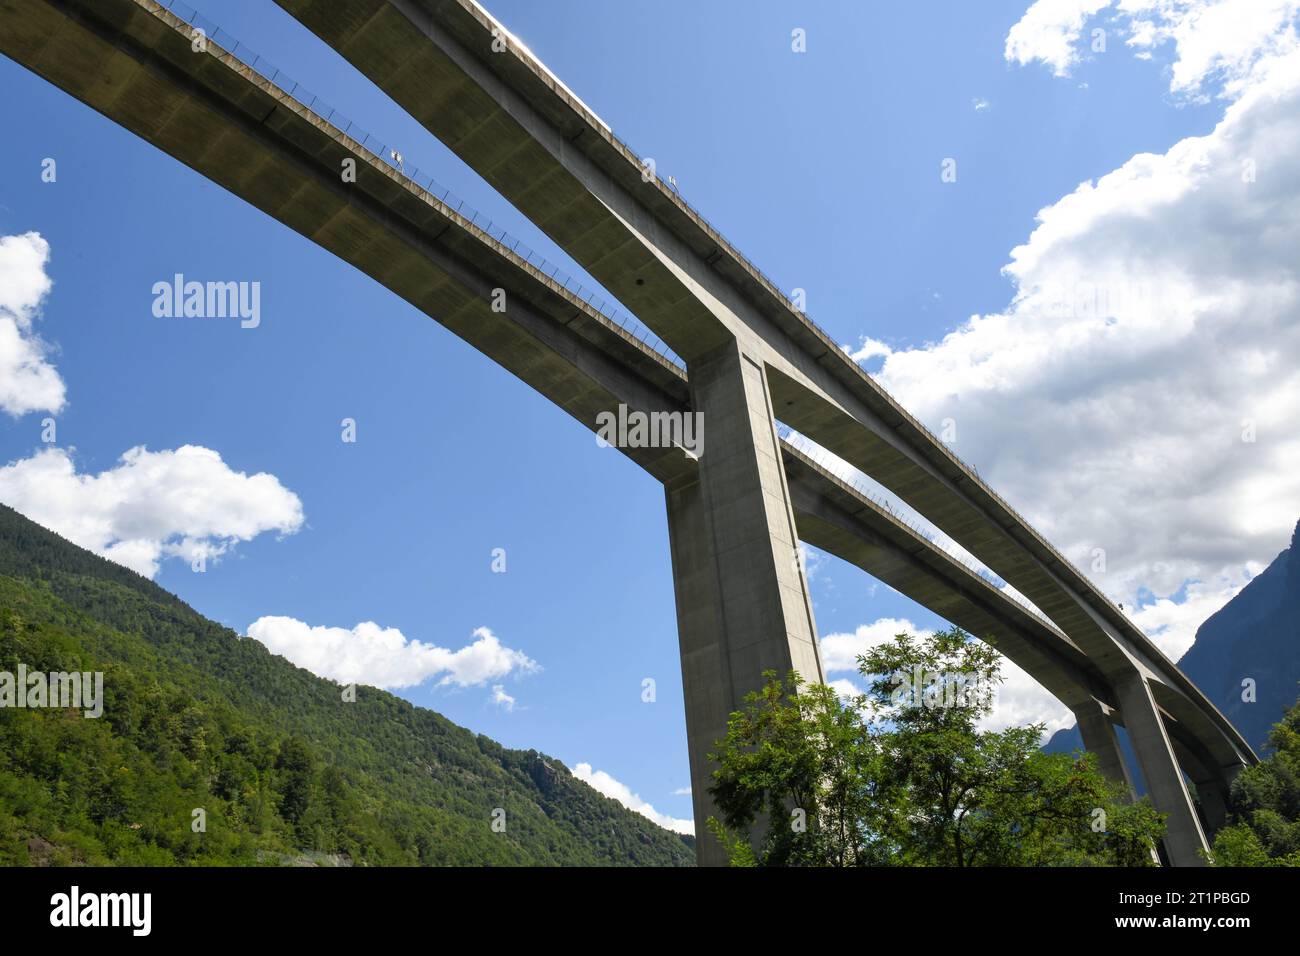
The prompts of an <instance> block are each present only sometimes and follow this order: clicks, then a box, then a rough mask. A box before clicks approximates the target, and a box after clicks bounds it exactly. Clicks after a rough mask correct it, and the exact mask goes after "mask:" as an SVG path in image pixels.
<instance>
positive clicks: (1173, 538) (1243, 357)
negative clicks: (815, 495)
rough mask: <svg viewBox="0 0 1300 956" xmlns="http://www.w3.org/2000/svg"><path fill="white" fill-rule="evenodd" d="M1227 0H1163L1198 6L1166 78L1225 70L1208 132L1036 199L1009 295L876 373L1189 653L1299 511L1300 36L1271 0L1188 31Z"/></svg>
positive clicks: (1187, 83) (1146, 621)
mask: <svg viewBox="0 0 1300 956" xmlns="http://www.w3.org/2000/svg"><path fill="white" fill-rule="evenodd" d="M1137 6H1139V4H1137V3H1136V2H1128V3H1125V7H1126V8H1136V7H1137ZM1141 6H1145V7H1154V6H1156V5H1155V4H1153V3H1146V4H1141ZM1232 6H1234V5H1233V4H1232V3H1231V0H1222V2H1221V3H1217V4H1209V3H1182V2H1173V0H1170V2H1167V3H1161V4H1159V8H1160V10H1161V11H1162V13H1164V14H1169V15H1171V16H1172V15H1173V14H1177V13H1179V11H1182V13H1183V14H1185V18H1184V19H1186V18H1187V17H1192V16H1193V13H1195V12H1198V11H1199V16H1200V18H1201V19H1199V20H1195V28H1194V29H1193V26H1185V28H1183V29H1182V32H1178V31H1175V32H1174V33H1173V34H1172V36H1173V39H1174V42H1176V43H1178V44H1179V56H1180V62H1184V61H1185V62H1186V63H1187V64H1189V65H1188V66H1187V68H1186V69H1185V70H1184V71H1182V72H1179V71H1178V69H1175V71H1174V76H1173V78H1172V79H1171V83H1172V84H1173V86H1174V88H1175V89H1178V88H1180V87H1185V88H1191V87H1192V86H1193V85H1196V84H1199V83H1202V82H1204V81H1205V80H1206V79H1207V78H1208V77H1211V76H1214V75H1218V76H1219V77H1220V78H1221V79H1222V80H1223V82H1224V84H1225V86H1224V90H1225V92H1228V91H1229V87H1232V89H1231V91H1230V93H1231V97H1230V98H1231V99H1232V102H1230V103H1229V104H1228V105H1227V106H1226V108H1225V114H1224V116H1223V118H1222V120H1221V121H1220V122H1219V123H1218V125H1217V126H1216V127H1215V128H1214V130H1213V131H1212V132H1210V133H1208V134H1206V135H1204V136H1196V137H1189V138H1187V139H1184V140H1183V141H1181V142H1179V143H1176V144H1175V145H1174V146H1172V147H1171V148H1170V149H1169V150H1168V151H1166V152H1165V153H1163V154H1151V153H1143V154H1139V155H1137V156H1134V157H1133V158H1132V159H1130V160H1129V161H1128V162H1127V163H1125V164H1124V165H1123V166H1121V167H1120V168H1119V169H1117V170H1114V171H1113V172H1110V173H1108V174H1106V175H1104V176H1102V177H1101V178H1099V179H1098V180H1096V181H1095V182H1091V181H1090V182H1085V183H1082V184H1081V185H1080V186H1079V187H1078V188H1077V189H1076V190H1074V191H1073V192H1072V193H1070V194H1069V195H1067V196H1064V197H1063V198H1061V199H1060V200H1059V201H1057V202H1055V203H1054V204H1052V205H1050V206H1048V207H1047V208H1045V209H1043V210H1042V211H1041V212H1040V213H1039V214H1038V223H1037V227H1036V228H1035V229H1034V230H1033V232H1032V234H1031V235H1030V236H1029V238H1028V239H1027V240H1026V241H1025V242H1024V243H1023V244H1022V245H1020V246H1018V247H1017V248H1016V249H1014V250H1013V251H1012V252H1011V262H1010V264H1009V265H1008V266H1007V267H1006V274H1007V275H1008V277H1009V278H1010V279H1011V280H1012V282H1013V283H1014V285H1015V295H1014V298H1013V300H1012V302H1011V304H1010V305H1009V306H1008V308H1007V309H1006V310H1005V311H1003V312H1002V313H999V314H995V315H977V316H973V317H972V318H971V319H970V320H969V321H968V322H966V323H965V324H963V325H962V326H961V327H959V328H958V329H956V330H955V331H953V332H952V333H950V334H949V335H947V336H946V337H945V338H944V339H943V340H942V341H940V342H939V343H937V344H934V345H928V346H925V347H920V348H915V349H895V350H894V351H893V352H892V353H891V354H890V355H889V356H888V357H887V358H886V359H885V362H884V364H883V366H882V368H881V370H880V372H879V374H878V378H879V379H880V381H881V382H882V384H884V385H885V386H886V387H887V388H888V389H890V390H891V391H892V392H893V393H894V394H895V395H896V396H897V397H898V398H899V399H900V400H901V401H902V402H903V403H904V404H905V405H906V406H907V407H909V408H910V409H911V410H912V411H913V412H915V413H917V414H918V416H919V417H920V418H922V419H923V420H924V421H927V422H929V423H931V425H932V427H933V426H934V425H935V424H936V423H938V422H940V421H942V420H943V419H944V418H948V417H951V418H953V419H955V421H956V423H957V430H958V435H959V439H960V440H959V444H958V445H957V447H956V450H957V451H958V452H959V453H962V454H963V455H964V456H966V457H967V458H969V459H973V460H974V462H975V463H976V464H978V465H979V467H980V470H981V474H983V475H984V476H985V477H986V478H988V479H989V481H990V483H991V484H992V486H993V487H994V488H996V489H998V491H999V492H1001V493H1002V494H1003V495H1004V496H1005V497H1006V498H1008V500H1010V501H1011V503H1012V504H1013V505H1014V506H1015V507H1016V508H1017V509H1018V510H1019V511H1021V512H1022V513H1023V514H1025V515H1026V516H1027V517H1028V518H1029V520H1030V522H1031V523H1033V524H1034V525H1035V526H1037V527H1038V528H1039V529H1040V530H1041V531H1043V533H1044V534H1045V535H1046V537H1047V538H1048V539H1049V540H1051V541H1052V542H1053V543H1055V544H1056V545H1057V546H1058V547H1060V548H1061V549H1062V550H1063V551H1064V553H1065V554H1066V555H1067V556H1068V557H1070V558H1071V559H1072V560H1074V561H1075V563H1076V564H1078V565H1079V566H1080V567H1081V568H1082V569H1083V570H1084V571H1085V572H1086V573H1089V574H1090V575H1091V577H1092V578H1093V580H1094V581H1095V582H1096V583H1097V584H1098V586H1099V587H1101V588H1102V589H1103V590H1105V591H1106V592H1107V593H1108V594H1110V595H1111V596H1112V597H1113V598H1115V599H1117V600H1120V601H1123V602H1124V603H1125V605H1126V606H1127V607H1129V608H1130V609H1132V608H1139V610H1138V611H1137V612H1136V613H1135V620H1136V621H1137V622H1138V623H1139V625H1140V626H1143V627H1145V628H1146V629H1147V630H1148V631H1149V632H1150V633H1152V634H1153V636H1154V637H1155V639H1157V640H1158V641H1159V642H1160V643H1161V644H1162V646H1164V647H1165V648H1166V649H1167V650H1169V651H1170V652H1171V653H1175V654H1176V653H1178V652H1179V651H1180V650H1182V649H1185V647H1186V646H1187V644H1188V643H1189V642H1190V639H1191V635H1192V633H1193V632H1194V627H1195V624H1196V623H1198V621H1197V618H1201V619H1203V617H1204V616H1205V615H1208V614H1209V613H1211V612H1212V611H1213V610H1215V609H1216V608H1217V607H1218V606H1221V605H1222V603H1223V602H1224V601H1226V600H1227V599H1228V598H1229V597H1231V596H1232V595H1233V594H1235V593H1236V591H1237V590H1238V589H1239V588H1240V587H1241V586H1242V584H1243V583H1244V581H1245V580H1247V577H1248V574H1249V572H1250V570H1251V569H1252V568H1256V569H1257V568H1258V566H1259V563H1260V562H1261V561H1267V560H1268V559H1270V558H1271V557H1272V556H1273V555H1274V554H1276V553H1277V552H1278V551H1279V550H1281V548H1283V547H1285V546H1286V544H1287V541H1288V540H1289V536H1290V533H1291V530H1292V528H1293V527H1294V525H1295V521H1296V518H1297V516H1298V515H1300V435H1297V434H1296V431H1295V427H1294V422H1295V421H1296V420H1297V418H1298V417H1300V321H1297V320H1298V319H1300V264H1298V261H1297V259H1296V249H1297V248H1300V47H1297V45H1296V44H1295V43H1294V36H1293V31H1292V33H1285V35H1284V36H1283V38H1282V39H1281V40H1278V41H1277V42H1274V39H1273V38H1270V39H1261V38H1260V29H1259V23H1261V22H1268V23H1272V22H1275V20H1276V11H1277V10H1278V9H1279V8H1280V7H1282V6H1285V7H1287V8H1288V9H1289V8H1291V7H1292V6H1294V4H1278V3H1273V2H1271V0H1270V2H1268V3H1264V4H1261V7H1260V11H1263V12H1259V13H1258V16H1257V17H1254V18H1250V17H1248V19H1250V22H1249V23H1247V24H1245V25H1243V26H1242V28H1241V30H1240V31H1235V32H1234V31H1232V30H1229V29H1228V28H1227V27H1226V26H1223V28H1222V30H1221V31H1219V32H1221V33H1222V34H1223V36H1222V38H1221V46H1220V53H1221V54H1222V55H1216V54H1215V53H1214V48H1212V47H1210V46H1204V47H1192V46H1189V45H1188V44H1191V43H1192V40H1190V39H1185V38H1186V37H1192V36H1194V37H1195V38H1196V42H1197V43H1203V44H1210V43H1212V41H1214V35H1213V34H1214V32H1215V31H1213V30H1211V29H1210V26H1209V24H1212V23H1220V22H1221V20H1222V17H1221V14H1222V10H1221V9H1220V8H1222V7H1232ZM1270 11H1272V12H1271V13H1270ZM1212 14H1213V19H1208V18H1210V17H1211V15H1212ZM1242 16H1243V17H1247V14H1246V13H1245V12H1244V11H1242ZM1270 17H1272V18H1273V19H1270ZM1161 22H1165V21H1164V20H1162V21H1161ZM1179 22H1180V23H1181V22H1183V21H1179ZM1189 22H1190V21H1189ZM1242 36H1248V37H1255V38H1256V39H1255V40H1254V41H1252V42H1253V43H1254V44H1255V46H1254V47H1251V46H1250V43H1249V42H1246V41H1242V40H1241V39H1240V38H1241V37H1242ZM1149 42H1155V41H1154V40H1152V41H1149ZM1252 49H1253V50H1254V52H1251V51H1252ZM1278 50H1283V52H1281V53H1279V52H1277V51H1278ZM1224 64H1227V66H1224ZM1216 71H1217V72H1216ZM936 383H943V386H942V387H936ZM1252 430H1253V432H1254V435H1255V438H1256V440H1254V441H1245V440H1243V437H1249V435H1250V433H1251V432H1252ZM1094 549H1103V550H1104V557H1105V570H1104V571H1102V570H1100V569H1098V570H1095V571H1094V570H1093V561H1094ZM1185 588H1186V597H1184V596H1183V592H1184V589H1185Z"/></svg>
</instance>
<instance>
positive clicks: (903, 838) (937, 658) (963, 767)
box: [709, 628, 1164, 867]
mask: <svg viewBox="0 0 1300 956" xmlns="http://www.w3.org/2000/svg"><path fill="white" fill-rule="evenodd" d="M1000 660H1001V658H1000V656H999V655H998V653H997V652H996V651H995V650H993V649H992V648H990V647H988V646H987V645H984V644H981V643H979V642H977V641H974V640H972V639H971V638H970V637H969V635H967V634H966V633H964V632H963V631H961V630H960V629H955V628H954V629H952V630H948V631H943V632H940V633H937V634H934V635H932V636H930V637H928V638H925V639H919V638H916V637H913V636H911V635H908V634H899V635H898V636H897V637H896V638H895V639H894V640H893V641H892V642H890V643H887V644H884V645H882V646H879V647H876V648H875V649H873V650H872V651H871V652H870V653H868V654H866V655H863V656H861V657H859V659H858V665H859V672H860V673H861V675H862V676H863V677H864V678H865V679H866V682H867V685H868V691H867V693H865V694H862V695H860V696H857V697H851V698H847V699H846V698H841V697H840V696H839V695H838V694H837V693H836V691H835V690H833V689H832V688H830V687H827V686H824V685H810V684H807V683H805V682H803V681H802V680H800V679H799V677H798V676H797V675H795V674H789V675H785V676H782V675H779V674H776V673H775V672H770V673H769V674H768V675H767V678H768V681H767V683H766V685H765V686H764V687H763V688H762V689H761V690H759V691H757V692H755V693H753V694H750V695H749V696H748V697H747V698H746V702H745V704H746V706H745V707H744V709H742V710H740V711H737V712H736V713H734V714H732V716H731V720H730V722H729V725H728V729H727V736H726V738H725V739H724V740H722V741H719V742H718V747H717V751H716V752H715V753H714V754H713V755H712V757H713V759H714V760H715V761H716V762H717V764H718V769H717V770H716V771H715V773H714V783H713V785H712V786H711V787H710V790H709V792H710V794H711V795H712V797H713V799H714V802H715V805H716V807H717V810H718V816H717V817H715V818H712V819H710V821H709V826H710V828H711V830H712V831H713V833H714V834H715V835H716V836H717V837H718V838H719V839H720V840H721V841H722V842H723V844H724V846H726V847H727V849H728V852H729V853H730V855H731V860H732V862H733V864H735V865H764V866H870V865H912V866H963V867H964V866H1051V865H1083V866H1106V865H1117V866H1145V865H1150V864H1151V863H1152V861H1153V857H1152V848H1153V847H1154V846H1155V844H1156V841H1157V840H1158V839H1159V838H1160V836H1161V835H1162V833H1163V829H1164V825H1163V822H1162V819H1161V817H1160V815H1159V814H1157V813H1156V812H1155V810H1154V809H1153V808H1152V807H1151V806H1150V804H1149V803H1147V802H1146V801H1145V800H1141V801H1137V802H1133V801H1131V799H1130V796H1129V794H1128V793H1127V790H1126V788H1125V787H1124V785H1122V784H1120V783H1117V782H1112V781H1110V780H1107V779H1106V778H1105V777H1104V776H1103V775H1102V773H1101V772H1100V771H1099V770H1098V768H1097V764H1096V759H1095V758H1094V757H1093V756H1091V755H1088V754H1075V755H1073V756H1071V755H1065V754H1045V753H1043V752H1042V750H1041V749H1040V748H1039V744H1040V741H1041V739H1042V735H1043V730H1044V728H1043V726H1042V725H1034V726H1029V727H1008V728H1006V729H1005V730H1001V731H994V730H989V729H987V728H985V727H983V723H984V721H985V719H986V718H987V717H988V716H989V714H990V713H991V711H992V706H993V699H994V696H993V695H994V693H995V690H996V687H997V685H998V683H1000V681H1001V675H1000Z"/></svg>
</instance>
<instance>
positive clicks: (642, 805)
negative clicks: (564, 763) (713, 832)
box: [573, 763, 695, 833]
mask: <svg viewBox="0 0 1300 956" xmlns="http://www.w3.org/2000/svg"><path fill="white" fill-rule="evenodd" d="M573 775H574V776H575V777H577V778H578V779H579V780H581V781H582V782H583V783H586V784H588V785H589V786H591V787H592V788H593V789H594V790H596V791H597V792H599V793H603V794H604V795H605V796H607V797H610V798H612V799H614V800H617V801H618V802H619V803H621V804H623V806H625V807H627V808H628V809H629V810H631V811H633V812H635V813H639V814H641V816H643V817H645V818H646V819H647V820H652V821H654V822H655V823H657V824H659V825H660V826H661V827H663V828H664V829H666V830H672V831H673V832H674V833H694V832H695V821H693V820H679V819H677V818H676V817H670V816H668V815H667V814H664V813H660V812H659V811H658V810H656V809H655V808H654V807H652V806H651V805H650V804H648V803H646V802H645V801H644V800H642V799H641V798H640V797H639V796H637V795H636V794H635V793H633V792H632V790H631V788H630V787H628V786H627V784H624V783H619V782H618V781H617V780H615V779H614V778H613V777H611V776H610V775H609V774H607V773H605V771H603V770H593V769H592V767H591V764H589V763H580V764H577V765H575V766H574V768H573Z"/></svg>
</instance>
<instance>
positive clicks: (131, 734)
mask: <svg viewBox="0 0 1300 956" xmlns="http://www.w3.org/2000/svg"><path fill="white" fill-rule="evenodd" d="M20 664H22V665H25V666H26V668H27V670H28V671H44V672H55V671H103V672H104V680H103V690H104V704H103V715H102V716H101V717H99V718H98V719H89V718H86V717H84V716H83V715H82V714H81V712H79V711H74V710H60V709H52V708H45V709H17V708H13V707H2V708H0V864H5V865H13V864H26V863H36V864H41V863H53V864H78V863H86V864H137V865H169V864H240V865H252V864H257V863H266V864H281V863H308V862H325V863H343V864H347V863H352V864H358V865H360V864H410V865H416V864H429V865H438V864H465V865H519V864H523V865H529V864H534V865H584V864H585V865H690V864H692V863H693V862H694V850H693V844H692V843H691V841H690V840H689V838H682V837H679V836H677V835H676V834H673V833H670V832H668V831H667V830H664V829H661V828H660V827H658V826H656V825H655V824H653V823H651V822H650V821H648V820H646V819H645V818H644V817H641V816H640V815H638V814H635V813H633V812H631V811H630V810H627V809H626V808H624V807H623V806H622V805H620V804H618V803H616V802H615V801H613V800H611V799H609V798H607V797H604V796H601V795H600V794H598V793H597V792H596V791H595V790H593V789H591V788H590V787H589V786H587V785H586V784H584V783H582V782H581V781H579V780H577V779H576V778H574V777H573V776H572V775H571V774H570V773H569V771H568V770H567V768H565V766H564V765H563V764H562V763H560V762H559V761H558V760H555V759H553V758H548V757H546V756H544V755H542V754H539V753H537V752H535V751H518V750H507V749H506V748H504V747H502V746H501V745H500V744H498V743H496V742H495V741H493V740H491V739H489V738H487V737H484V736H482V735H475V734H473V733H471V732H469V731H468V730H465V729H464V728H462V727H458V726H456V725H455V724H453V723H451V722H450V721H448V720H446V719H445V718H444V717H442V716H440V715H439V714H437V713H434V712H433V711H430V710H426V709H423V708H419V707H415V706H413V705H411V704H410V703H407V702H406V701H404V700H402V699H400V698H398V697H395V696H394V695H392V694H389V693H386V692H384V691H380V690H376V689H374V688H367V687H360V688H358V689H357V692H356V700H355V702H347V701H345V700H344V699H343V696H344V695H343V693H342V688H340V687H339V685H337V684H335V683H333V682H332V681H328V680H324V679H322V678H319V677H316V676H314V675H313V674H311V673H309V672H307V671H305V670H302V669H301V668H298V667H295V666H294V665H293V664H291V663H289V662H288V661H286V660H284V659H283V658H280V657H275V656H272V655H271V654H270V652H268V651H267V650H266V648H265V647H263V646H262V645H261V644H259V643H258V642H256V641H253V640H250V639H246V638H240V637H239V636H238V635H237V634H235V633H234V632H233V631H231V630H229V629H228V628H225V627H222V626H220V625H218V624H215V623H213V622H212V621H209V620H207V619H206V618H204V617H202V616H201V615H199V614H198V613H196V612H195V611H194V610H193V609H191V608H190V607H189V606H188V605H186V604H185V603H184V602H182V601H181V600H180V599H179V598H177V597H175V596H174V595H172V594H169V593H168V592H166V591H164V590H163V589H162V588H160V587H158V586H157V585H155V584H154V583H153V582H151V581H149V580H147V579H145V578H143V577H140V576H139V575H137V574H135V573H134V572H132V571H129V570H127V569H126V568H123V567H121V566H119V565H116V564H113V563H111V562H109V561H106V560H104V559H102V558H99V557H97V556H96V555H93V554H91V553H89V552H87V551H84V550H82V549H81V548H78V547H76V546H74V545H72V544H70V543H68V542H67V541H65V540H63V539H62V538H60V537H59V536H57V535H55V534H53V533H51V532H49V531H47V530H45V529H44V528H41V527H40V526H38V525H36V524H34V523H33V522H31V521H29V520H27V519H26V518H24V517H22V516H21V515H19V514H18V513H17V512H15V511H13V510H12V509H10V508H7V507H4V506H0V672H9V673H17V671H18V667H19V665H20ZM498 808H499V810H501V811H504V816H502V814H501V813H500V812H499V810H498ZM196 810H202V811H203V814H202V815H201V817H200V815H197V814H196V813H195V811H196ZM494 811H497V812H496V813H495V819H497V820H502V819H503V820H504V830H503V831H502V832H498V829H499V826H498V829H494V828H493V825H492V824H493V820H494ZM200 818H202V819H204V822H205V827H206V829H205V831H204V832H196V830H197V829H198V824H197V822H196V821H197V820H198V819H200Z"/></svg>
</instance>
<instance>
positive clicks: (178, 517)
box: [0, 445, 303, 577]
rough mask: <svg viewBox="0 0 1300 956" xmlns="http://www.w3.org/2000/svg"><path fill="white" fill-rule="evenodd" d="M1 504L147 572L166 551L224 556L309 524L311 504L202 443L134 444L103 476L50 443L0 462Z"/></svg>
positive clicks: (153, 569)
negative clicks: (81, 469) (306, 508)
mask: <svg viewBox="0 0 1300 956" xmlns="http://www.w3.org/2000/svg"><path fill="white" fill-rule="evenodd" d="M0 501H3V502H4V503H5V504H7V505H10V506H11V507H13V508H14V509H16V510H18V511H20V512H22V513H23V514H25V515H26V516H27V517H29V518H31V519H32V520H33V521H35V522H37V523H38V524H41V525H44V526H45V527H47V528H49V529H51V530H52V531H56V532H58V533H59V534H61V535H63V536H64V537H65V538H67V539H68V540H69V541H72V542H73V543H74V544H78V545H80V546H81V547H83V548H87V549H89V550H91V551H94V552H96V553H97V554H101V555H103V556H104V557H106V558H109V559H110V560H113V561H116V562H118V563H119V564H124V565H126V566H127V567H128V568H131V569H132V570H134V571H137V572H139V573H140V574H143V575H145V576H146V577H153V576H154V575H156V574H157V573H158V568H159V565H160V563H161V561H162V560H163V558H165V557H171V556H175V557H181V558H184V559H186V560H187V561H191V562H192V561H194V560H195V559H197V558H200V557H202V558H203V559H204V560H209V559H215V558H217V557H220V556H221V555H223V554H225V553H226V552H228V551H229V550H230V549H231V548H232V547H234V546H235V545H236V544H237V543H238V542H240V541H248V540H250V539H252V538H255V537H257V536H258V535H259V534H262V533H264V532H267V531H275V532H279V533H280V534H292V533H293V532H295V531H297V530H298V529H299V528H300V527H301V526H302V522H303V512H302V502H301V501H300V500H299V499H298V496H297V495H295V494H294V493H293V492H291V491H289V490H288V489H287V488H285V487H284V486H283V485H282V484H280V481H279V479H277V478H276V477H275V476H274V475H269V474H266V473H264V472H263V473H259V474H255V475H247V474H245V473H243V472H240V471H235V470H234V469H232V468H231V467H230V466H229V465H227V464H226V463H225V462H224V461H222V460H221V456H220V455H219V454H217V453H216V452H215V451H212V450H211V449H208V448H203V447H200V446H197V445H183V446H181V447H180V448H177V449H175V450H166V451H155V452H151V451H148V450H147V449H145V448H144V447H143V446H140V447H136V448H132V449H131V450H130V451H128V452H126V453H125V454H124V455H122V457H121V458H120V459H119V461H118V463H117V465H116V466H115V467H113V468H109V469H106V470H104V471H101V472H100V473H99V474H97V475H96V474H89V473H78V471H77V467H76V464H75V463H74V462H73V459H72V455H71V453H70V452H68V451H66V450H64V449H62V448H46V449H43V450H42V451H39V452H37V453H36V454H34V455H32V456H31V457H29V458H23V459H20V460H18V461H14V462H10V463H9V464H8V465H6V466H4V467H3V468H0Z"/></svg>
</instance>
